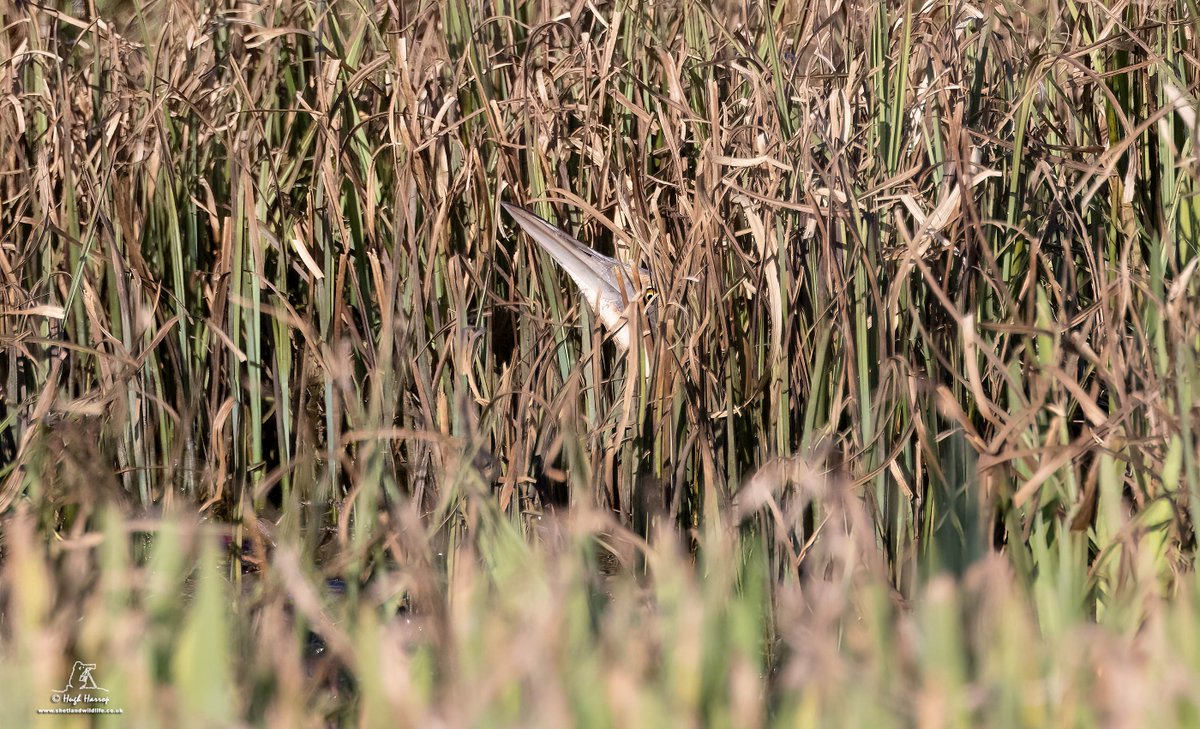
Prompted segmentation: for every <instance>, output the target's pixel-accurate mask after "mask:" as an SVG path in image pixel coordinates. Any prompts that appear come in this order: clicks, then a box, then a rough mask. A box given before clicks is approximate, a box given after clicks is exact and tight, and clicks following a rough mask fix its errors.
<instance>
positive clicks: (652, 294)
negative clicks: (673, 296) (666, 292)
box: [642, 286, 658, 305]
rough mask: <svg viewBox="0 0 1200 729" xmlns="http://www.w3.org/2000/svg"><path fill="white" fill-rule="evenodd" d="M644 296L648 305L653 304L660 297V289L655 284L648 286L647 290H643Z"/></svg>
mask: <svg viewBox="0 0 1200 729" xmlns="http://www.w3.org/2000/svg"><path fill="white" fill-rule="evenodd" d="M642 297H643V298H644V299H645V302H646V304H647V305H649V304H653V303H654V302H655V300H656V299H658V289H656V288H654V287H653V286H647V287H646V290H645V291H644V292H642Z"/></svg>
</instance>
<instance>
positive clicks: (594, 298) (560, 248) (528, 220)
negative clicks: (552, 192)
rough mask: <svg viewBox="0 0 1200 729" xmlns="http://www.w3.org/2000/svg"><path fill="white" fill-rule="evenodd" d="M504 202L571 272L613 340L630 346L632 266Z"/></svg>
mask: <svg viewBox="0 0 1200 729" xmlns="http://www.w3.org/2000/svg"><path fill="white" fill-rule="evenodd" d="M500 205H501V207H503V208H504V210H505V211H507V212H508V214H509V215H511V216H512V217H513V220H516V221H517V223H518V224H519V225H520V226H521V229H522V230H524V231H525V232H526V233H528V234H529V237H530V238H533V240H534V241H536V242H537V244H538V245H539V246H541V247H542V249H543V250H545V251H546V252H547V253H549V254H550V256H551V257H552V258H554V260H555V261H556V262H557V263H558V265H560V266H562V267H563V269H564V270H565V271H566V272H567V273H568V274H570V276H571V278H572V279H573V280H574V281H575V283H576V284H577V285H578V286H579V288H580V290H581V291H582V292H583V296H584V298H585V299H586V300H587V302H588V303H589V304H591V306H592V308H593V309H595V311H596V314H597V315H598V316H599V317H600V321H601V323H603V324H604V326H605V327H606V328H607V329H608V330H609V331H611V332H612V333H613V341H615V342H616V343H617V346H618V347H620V348H621V349H628V348H629V329H628V328H627V327H626V325H625V324H626V319H627V317H626V315H625V309H626V307H627V306H628V305H629V302H630V301H632V300H634V298H635V297H636V292H635V290H634V288H633V284H632V282H631V281H630V275H629V269H628V267H627V266H625V265H624V264H622V263H621V262H619V261H617V260H616V259H615V258H609V257H608V256H605V255H602V254H600V253H597V252H595V251H593V250H592V249H591V248H588V247H587V246H585V245H584V244H582V243H580V242H579V241H578V240H576V239H575V238H573V237H571V236H570V235H568V234H566V233H564V232H563V231H561V230H559V229H558V228H556V227H555V226H553V225H551V224H550V223H548V222H546V221H545V220H542V219H541V218H540V217H538V216H537V215H534V214H533V213H531V212H529V211H528V210H526V209H525V208H522V207H519V206H517V205H510V204H509V203H500Z"/></svg>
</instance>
